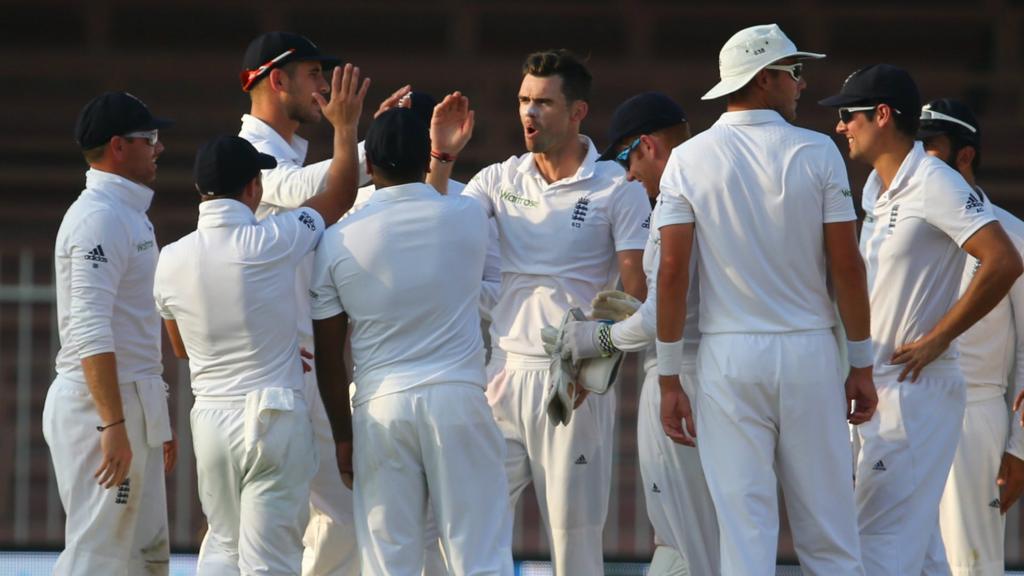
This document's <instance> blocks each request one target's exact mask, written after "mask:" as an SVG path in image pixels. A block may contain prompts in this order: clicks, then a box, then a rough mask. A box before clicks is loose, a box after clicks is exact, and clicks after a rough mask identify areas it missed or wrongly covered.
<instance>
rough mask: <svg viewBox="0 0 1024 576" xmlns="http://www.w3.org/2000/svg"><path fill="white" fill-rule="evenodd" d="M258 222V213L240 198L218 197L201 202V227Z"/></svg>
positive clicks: (219, 226) (199, 225)
mask: <svg viewBox="0 0 1024 576" xmlns="http://www.w3.org/2000/svg"><path fill="white" fill-rule="evenodd" d="M256 223H257V221H256V215H255V214H253V212H252V210H250V209H249V207H248V206H246V205H245V204H242V203H241V202H239V201H238V200H234V199H231V198H217V199H216V200H205V201H203V202H200V203H199V224H198V227H199V228H223V227H226V226H242V225H246V224H256Z"/></svg>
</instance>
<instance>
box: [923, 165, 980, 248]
mask: <svg viewBox="0 0 1024 576" xmlns="http://www.w3.org/2000/svg"><path fill="white" fill-rule="evenodd" d="M925 190H926V196H925V201H924V213H925V220H926V221H927V222H928V223H929V224H931V225H932V226H935V227H936V228H938V229H939V230H942V232H943V233H944V234H946V235H947V236H949V237H950V238H952V239H953V241H954V242H956V244H957V246H963V245H964V242H967V240H968V239H969V238H970V237H971V236H973V235H974V233H975V232H977V231H978V230H979V229H981V227H982V226H984V225H986V224H988V223H989V222H992V221H994V220H995V219H996V217H995V214H993V212H992V205H991V203H989V202H986V201H985V198H984V196H982V195H981V193H980V192H978V191H977V190H974V189H973V188H971V187H970V185H969V184H967V181H966V180H964V179H963V178H961V177H960V175H959V174H956V173H955V172H953V171H952V169H949V172H948V173H947V172H945V171H942V172H938V171H937V172H935V173H933V174H932V177H931V179H930V181H929V182H927V183H926V184H925Z"/></svg>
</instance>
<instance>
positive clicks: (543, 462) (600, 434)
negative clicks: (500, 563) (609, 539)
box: [487, 349, 615, 576]
mask: <svg viewBox="0 0 1024 576" xmlns="http://www.w3.org/2000/svg"><path fill="white" fill-rule="evenodd" d="M549 363H550V360H549V359H548V358H547V357H543V358H539V357H529V356H519V355H508V356H506V355H505V354H504V353H502V352H501V351H499V350H497V349H495V350H494V351H493V355H492V357H491V362H490V364H489V365H488V366H487V376H488V381H489V383H488V385H487V400H488V401H489V402H490V404H491V411H492V412H493V413H494V419H495V421H496V422H497V423H498V428H499V429H500V430H501V433H502V435H503V436H504V437H505V445H506V446H507V449H508V456H507V458H506V460H505V471H506V473H507V474H508V485H509V502H510V504H511V506H512V508H513V509H514V508H515V505H516V503H517V502H518V500H519V496H520V494H522V492H523V490H524V489H525V488H526V487H527V486H528V485H529V484H530V482H533V489H534V492H535V493H536V494H537V503H538V505H539V507H540V512H541V517H542V518H543V520H544V522H545V523H546V525H547V526H546V527H547V529H548V537H549V538H550V542H551V563H552V566H553V567H554V574H555V575H556V576H577V575H590V574H604V554H603V548H602V533H603V531H604V522H605V518H606V517H607V516H608V497H609V495H610V492H611V484H612V445H613V444H612V440H613V438H612V435H613V434H614V432H615V390H614V388H612V389H611V390H609V391H608V393H606V394H604V395H599V394H590V395H589V396H587V399H586V400H584V401H583V404H581V405H580V407H579V408H577V409H576V410H575V411H574V412H573V415H572V420H570V421H569V425H568V426H562V425H559V426H555V425H554V424H553V423H552V422H551V421H550V420H549V419H548V416H547V412H546V410H545V406H544V391H545V388H546V387H547V385H548V365H549Z"/></svg>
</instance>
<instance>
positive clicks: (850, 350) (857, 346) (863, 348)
mask: <svg viewBox="0 0 1024 576" xmlns="http://www.w3.org/2000/svg"><path fill="white" fill-rule="evenodd" d="M846 357H847V360H848V361H849V363H850V366H852V367H853V368H867V367H868V366H873V365H874V363H875V351H874V345H873V344H872V342H871V338H865V339H863V340H847V341H846Z"/></svg>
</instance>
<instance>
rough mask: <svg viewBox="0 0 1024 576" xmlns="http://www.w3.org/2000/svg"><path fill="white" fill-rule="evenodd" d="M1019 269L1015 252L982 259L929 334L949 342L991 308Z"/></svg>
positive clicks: (1012, 280)
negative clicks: (947, 310)
mask: <svg viewBox="0 0 1024 576" xmlns="http://www.w3.org/2000/svg"><path fill="white" fill-rule="evenodd" d="M1021 270H1022V264H1021V259H1020V256H1019V255H1018V254H1016V252H1000V253H998V254H993V255H990V256H989V257H987V258H986V259H984V260H983V261H982V262H981V265H980V266H979V267H978V272H977V274H975V275H974V278H973V279H971V283H970V284H969V285H968V286H967V290H965V291H964V294H963V296H961V297H960V299H959V300H957V301H956V303H955V304H953V307H952V308H950V309H949V312H947V313H946V315H945V316H943V317H942V318H941V319H940V320H939V322H938V323H937V324H936V325H935V327H934V328H933V329H932V330H931V334H932V335H933V336H935V337H936V338H939V339H940V341H942V342H947V343H949V342H952V341H953V340H954V339H956V338H957V337H958V336H960V335H961V334H963V333H964V331H965V330H967V329H968V328H970V327H971V326H973V325H974V324H975V323H976V322H977V321H978V320H981V319H982V318H983V317H984V316H985V315H986V314H988V313H989V312H990V311H991V310H992V309H993V308H995V306H996V304H998V303H999V301H1000V300H1002V299H1003V297H1004V296H1006V294H1007V292H1009V290H1010V288H1011V287H1012V286H1013V283H1014V281H1016V279H1017V277H1018V276H1020V274H1021Z"/></svg>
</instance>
